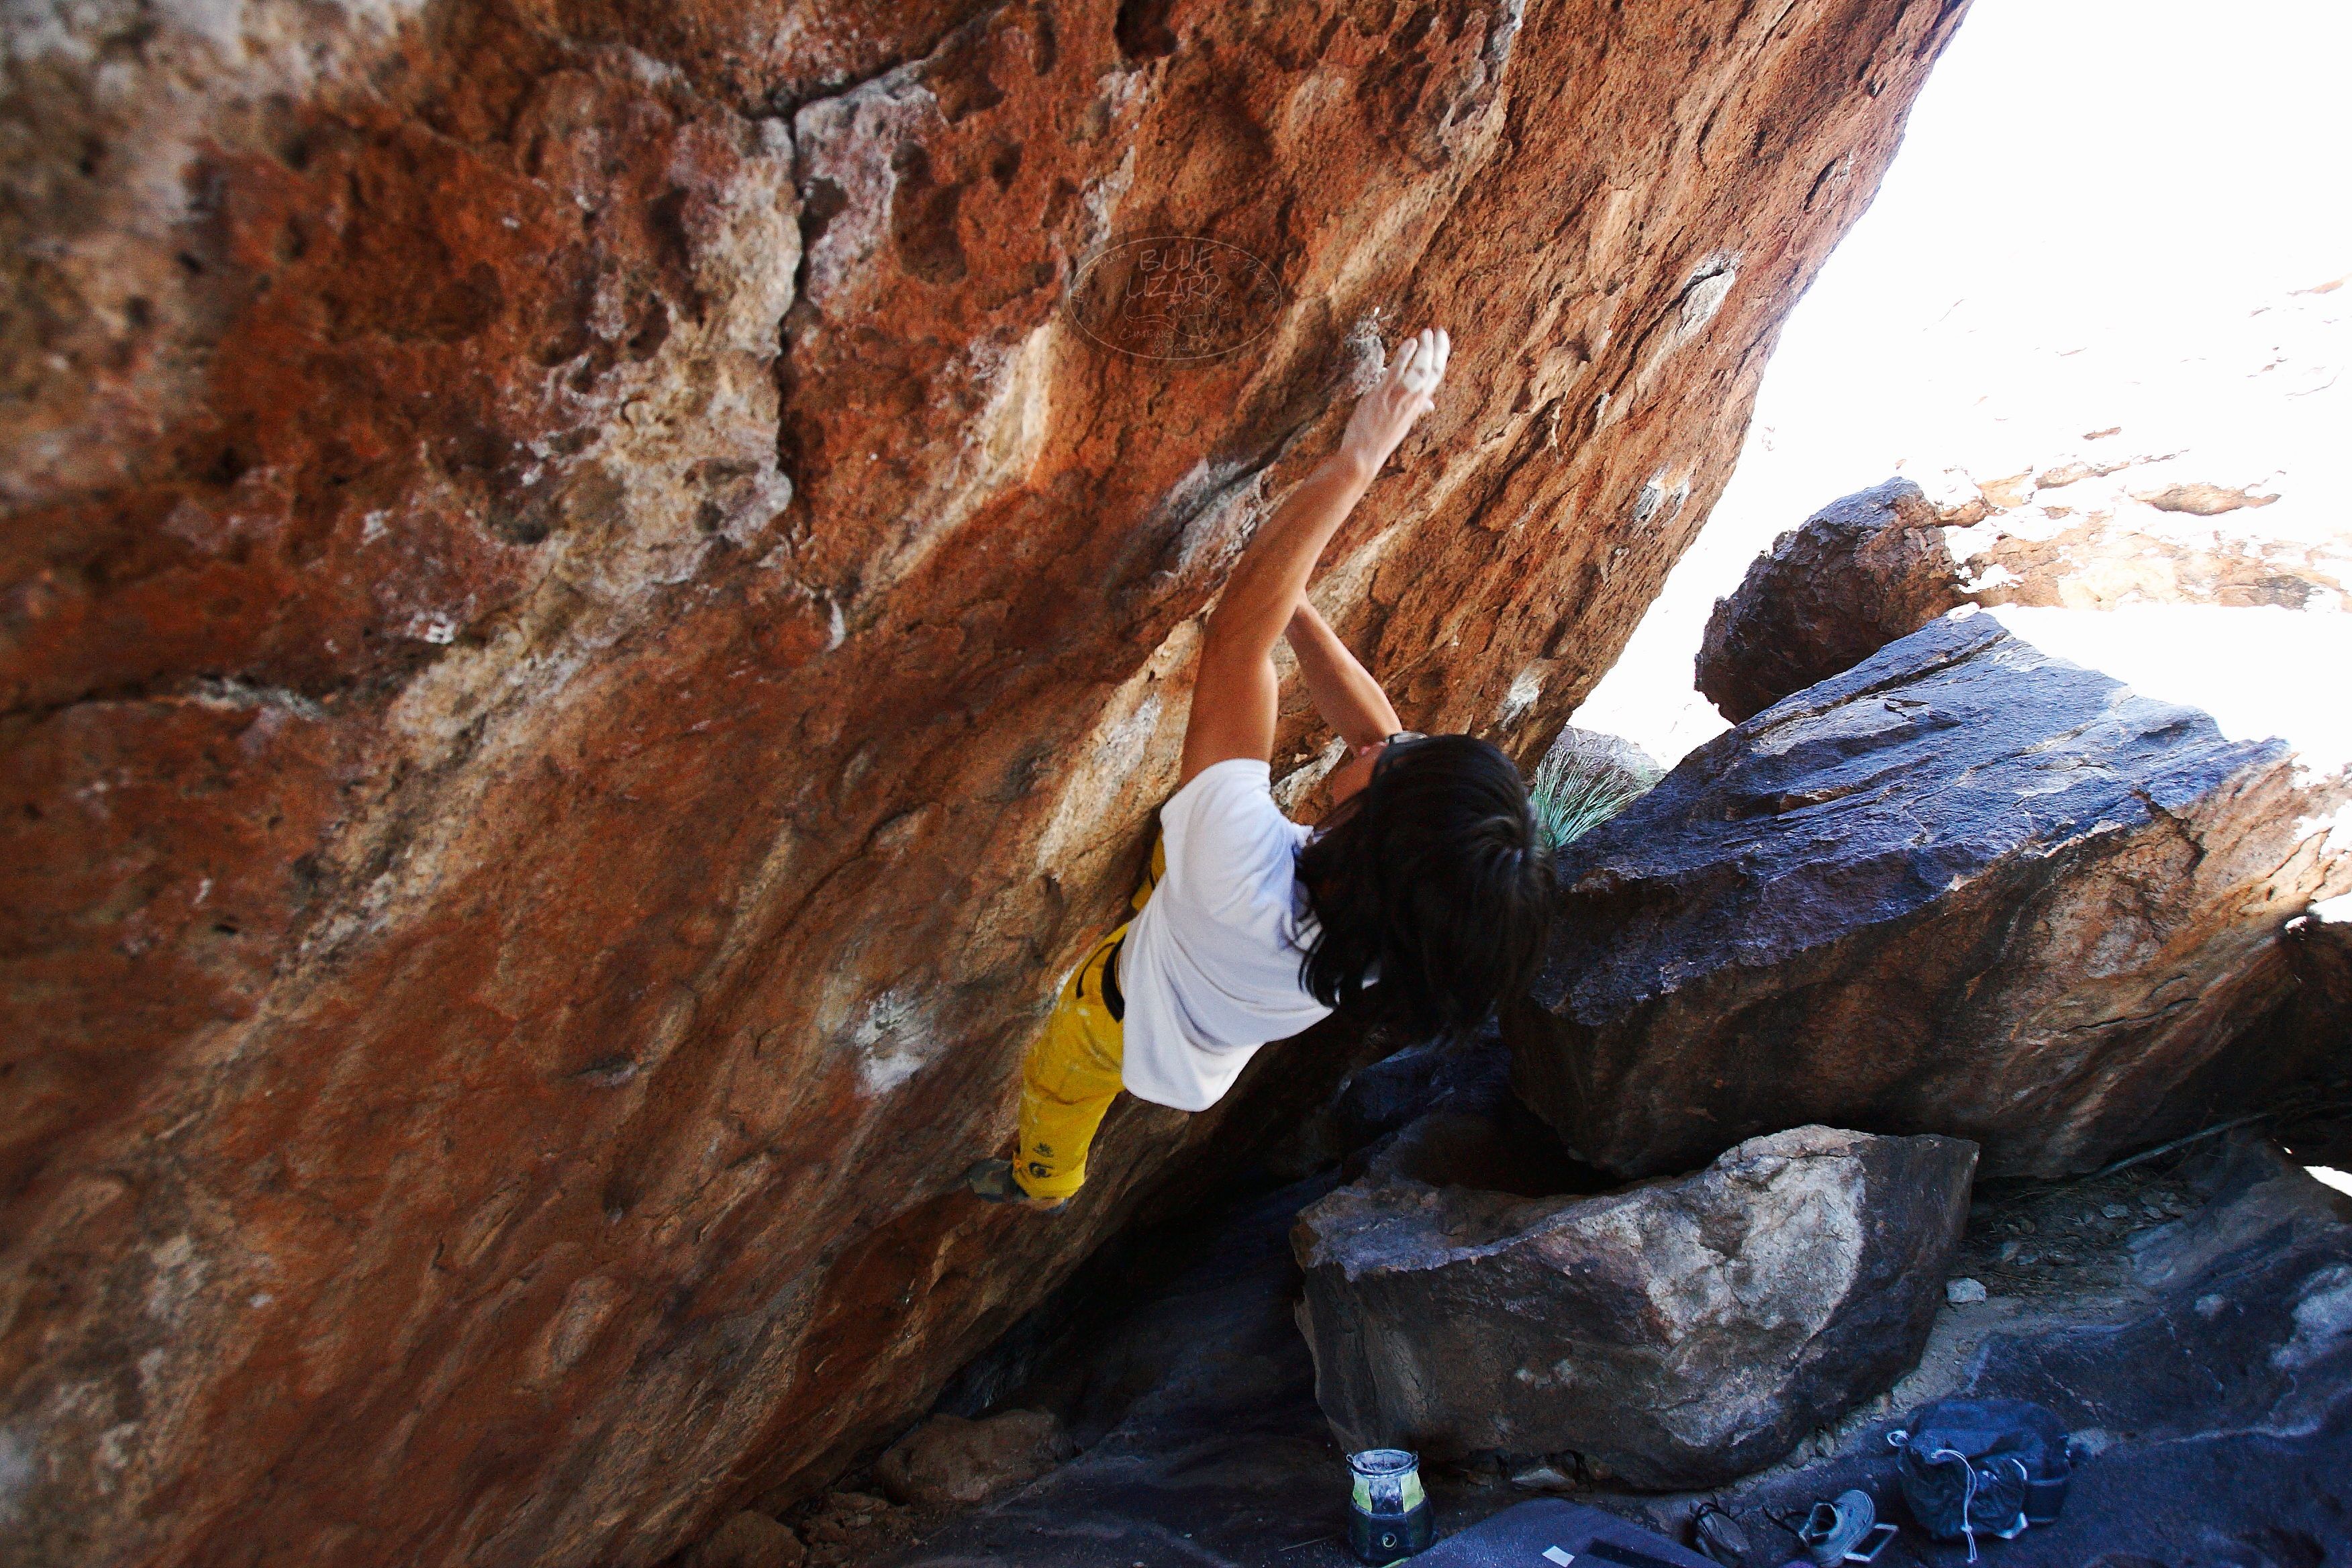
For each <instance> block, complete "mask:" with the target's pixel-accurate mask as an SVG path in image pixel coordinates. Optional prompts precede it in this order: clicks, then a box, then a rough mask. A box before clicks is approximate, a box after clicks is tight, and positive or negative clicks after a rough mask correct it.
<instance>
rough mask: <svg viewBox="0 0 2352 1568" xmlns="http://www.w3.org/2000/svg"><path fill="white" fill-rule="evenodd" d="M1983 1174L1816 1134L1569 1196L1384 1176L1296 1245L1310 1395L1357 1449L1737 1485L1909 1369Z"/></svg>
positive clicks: (1901, 1145) (1322, 1209) (1919, 1152)
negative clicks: (1561, 1457)
mask: <svg viewBox="0 0 2352 1568" xmlns="http://www.w3.org/2000/svg"><path fill="white" fill-rule="evenodd" d="M1975 1164H1976V1151H1975V1149H1974V1148H1973V1147H1972V1146H1970V1145H1969V1144H1968V1143H1966V1142H1960V1141H1958V1140H1955V1139H1948V1138H1872V1137H1869V1136H1867V1135H1866V1134H1862V1133H1853V1132H1841V1131H1834V1130H1832V1129H1830V1128H1826V1127H1799V1128H1795V1129H1792V1130H1790V1131H1786V1132H1779V1133H1775V1134H1773V1135H1772V1136H1770V1137H1766V1138H1752V1139H1749V1140H1748V1142H1744V1143H1742V1144H1740V1145H1739V1146H1738V1147H1737V1148H1735V1149H1733V1150H1731V1151H1729V1152H1727V1153H1726V1154H1724V1155H1723V1157H1722V1158H1721V1159H1719V1160H1717V1161H1716V1162H1715V1163H1714V1164H1712V1165H1710V1166H1709V1167H1708V1168H1707V1169H1706V1170H1705V1171H1703V1172H1701V1173H1698V1174H1696V1175H1694V1176H1687V1177H1685V1178H1683V1179H1682V1180H1680V1181H1675V1182H1663V1183H1650V1184H1643V1185H1641V1186H1637V1187H1634V1188H1633V1189H1630V1190H1628V1191H1626V1192H1623V1193H1620V1194H1609V1195H1605V1196H1596V1197H1583V1198H1569V1199H1567V1200H1565V1201H1562V1200H1559V1199H1542V1198H1538V1199H1525V1198H1514V1197H1510V1196H1507V1195H1506V1194H1498V1193H1493V1192H1487V1191H1483V1190H1480V1189H1478V1188H1477V1187H1475V1186H1473V1185H1459V1186H1447V1187H1442V1188H1441V1187H1435V1186H1432V1185H1429V1184H1425V1183H1422V1182H1416V1181H1413V1180H1412V1179H1410V1178H1401V1177H1397V1176H1395V1175H1393V1174H1390V1173H1383V1172H1381V1170H1380V1168H1379V1166H1378V1164H1377V1163H1376V1165H1375V1171H1374V1173H1373V1174H1372V1175H1371V1176H1370V1177H1368V1178H1367V1179H1365V1180H1364V1181H1362V1182H1359V1183H1357V1184H1353V1185H1350V1186H1347V1187H1342V1188H1340V1189H1339V1191H1338V1192H1336V1193H1334V1194H1331V1195H1330V1196H1329V1197H1327V1198H1324V1199H1323V1200H1321V1201H1320V1202H1318V1203H1317V1204H1315V1205H1313V1206H1312V1207H1310V1208H1308V1209H1307V1210H1306V1211H1305V1212H1304V1213H1303V1214H1301V1215H1299V1221H1298V1228H1297V1232H1296V1233H1295V1237H1294V1246H1295V1247H1297V1252H1298V1262H1299V1266H1300V1268H1303V1269H1304V1270H1305V1271H1306V1275H1307V1293H1306V1299H1305V1301H1304V1303H1303V1304H1302V1306H1301V1308H1300V1313H1299V1327H1300V1329H1301V1331H1303V1332H1304V1333H1305V1334H1306V1336H1307V1342H1308V1343H1309V1344H1310V1345H1311V1346H1313V1347H1314V1351H1315V1365H1316V1394H1317V1398H1318V1402H1319V1403H1320V1404H1321V1405H1322V1407H1323V1410H1324V1413H1325V1414H1326V1415H1328V1416H1329V1418H1330V1420H1331V1425H1332V1429H1333V1430H1334V1432H1336V1433H1337V1434H1338V1435H1339V1440H1340V1442H1341V1444H1342V1445H1343V1446H1344V1447H1348V1448H1349V1449H1351V1450H1352V1449H1359V1448H1368V1447H1406V1448H1413V1449H1417V1450H1419V1451H1420V1452H1421V1453H1423V1455H1425V1456H1427V1457H1429V1458H1436V1459H1456V1458H1464V1457H1466V1456H1468V1455H1470V1454H1474V1453H1478V1452H1481V1451H1491V1452H1495V1453H1498V1454H1502V1455H1505V1456H1509V1457H1512V1458H1516V1459H1517V1460H1518V1461H1519V1462H1521V1463H1525V1462H1528V1461H1529V1460H1534V1459H1538V1458H1543V1457H1545V1456H1549V1455H1552V1454H1558V1453H1566V1454H1568V1455H1570V1456H1571V1457H1570V1458H1569V1459H1568V1460H1567V1461H1566V1464H1567V1465H1568V1466H1570V1467H1576V1466H1579V1465H1580V1466H1581V1467H1582V1468H1583V1469H1584V1470H1585V1472H1586V1473H1588V1474H1592V1475H1598V1476H1608V1477H1613V1478H1617V1479H1622V1480H1623V1481H1624V1482H1626V1483H1628V1484H1630V1485H1632V1486H1634V1487H1639V1488H1645V1489H1673V1488H1680V1487H1694V1486H1707V1485H1712V1484H1715V1483H1717V1482H1720V1481H1725V1480H1728V1479H1732V1478H1734V1477H1736V1476H1740V1475H1744V1474H1746V1473H1748V1472H1749V1471H1751V1470H1755V1469H1758V1468H1761V1467H1763V1466H1764V1465H1767V1464H1769V1463H1771V1462H1772V1461H1774V1460H1776V1459H1778V1458H1780V1457H1781V1456H1782V1455H1784V1454H1786V1453H1787V1452H1788V1450H1789V1449H1790V1447H1793V1446H1794V1445H1795V1444H1796V1441H1797V1439H1798V1438H1800V1437H1801V1436H1804V1435H1805V1434H1806V1433H1807V1432H1810V1431H1811V1430H1812V1429H1813V1428H1814V1427H1816V1426H1822V1425H1823V1424H1825V1423H1826V1422H1828V1421H1830V1420H1832V1419H1834V1418H1835V1417H1836V1416H1838V1415H1841V1414H1843V1412H1844V1411H1845V1410H1846V1409H1848V1408H1849V1407H1851V1406H1852V1405H1854V1404H1856V1403H1858V1402H1860V1401H1861V1400H1863V1399H1865V1398H1868V1397H1870V1396H1871V1395H1873V1394H1878V1393H1881V1392H1883V1391H1884V1390H1885V1388H1886V1387H1887V1386H1888V1385H1890V1384H1893V1382H1894V1381H1895V1378H1896V1377H1898V1376H1899V1375H1901V1374H1902V1373H1904V1372H1905V1371H1906V1370H1907V1369H1908V1368H1909V1367H1910V1366H1911V1364H1912V1363H1914V1362H1915V1361H1916V1360H1917V1358H1918V1354H1919V1351H1920V1348H1921V1346H1922V1345H1924V1344H1925V1343H1926V1342H1927V1325H1928V1321H1929V1320H1930V1318H1931V1317H1932V1316H1933V1315H1934V1312H1935V1310H1936V1307H1937V1303H1938V1302H1939V1301H1940V1300H1942V1297H1943V1283H1942V1281H1943V1277H1944V1274H1945V1270H1946V1266H1947V1265H1948V1263H1949V1261H1950V1258H1951V1254H1952V1249H1953V1247H1955V1246H1957V1245H1958V1240H1959V1232H1960V1222H1961V1219H1962V1216H1963V1215H1965V1214H1966V1212H1967V1208H1968V1194H1969V1175H1970V1173H1971V1172H1972V1171H1973V1169H1974V1167H1975ZM1383 1176H1385V1177H1386V1179H1382V1178H1383ZM1455 1179H1456V1180H1457V1181H1463V1182H1475V1179H1476V1176H1475V1170H1473V1171H1463V1172H1460V1173H1458V1174H1457V1175H1456V1177H1455Z"/></svg>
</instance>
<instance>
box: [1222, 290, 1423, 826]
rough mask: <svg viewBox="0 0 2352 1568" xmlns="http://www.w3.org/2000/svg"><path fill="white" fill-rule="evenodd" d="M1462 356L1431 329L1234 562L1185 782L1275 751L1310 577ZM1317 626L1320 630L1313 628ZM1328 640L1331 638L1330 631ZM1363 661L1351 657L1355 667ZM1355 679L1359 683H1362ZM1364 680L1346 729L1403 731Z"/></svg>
mask: <svg viewBox="0 0 2352 1568" xmlns="http://www.w3.org/2000/svg"><path fill="white" fill-rule="evenodd" d="M1453 351H1454V343H1453V341H1452V340H1451V339H1450V338H1448V337H1447V336H1446V335H1445V331H1444V329H1443V328H1439V327H1425V328H1423V330H1422V331H1419V332H1418V333H1416V334H1414V335H1413V336H1412V337H1411V338H1409V339H1407V340H1406V341H1405V342H1403V343H1402V345H1400V346H1399V348H1398V349H1397V355H1396V361H1395V363H1392V364H1391V365H1390V366H1389V367H1388V369H1386V370H1385V371H1383V372H1381V377H1380V379H1379V380H1378V381H1376V382H1374V383H1373V384H1372V388H1371V390H1370V391H1369V392H1367V393H1365V394H1364V395H1363V396H1362V397H1361V398H1360V399H1359V400H1358V401H1357V404H1356V409H1355V412H1354V413H1353V414H1351V415H1349V417H1348V427H1347V429H1346V430H1344V431H1342V432H1341V433H1340V437H1339V450H1338V451H1336V452H1334V453H1332V454H1331V456H1329V457H1328V458H1325V459H1323V461H1321V462H1320V463H1318V464H1317V465H1316V466H1315V470H1314V472H1312V473H1310V474H1308V475H1307V477H1306V478H1305V479H1301V480H1300V481H1299V482H1298V484H1297V488H1295V489H1292V491H1291V492H1290V494H1289V495H1288V496H1287V497H1286V498H1285V499H1284V500H1283V502H1282V504H1281V505H1280V506H1278V507H1276V508H1275V510H1274V515H1273V516H1272V517H1270V518H1268V519H1266V520H1265V523H1264V524H1263V525H1262V526H1260V527H1259V529H1258V531H1257V533H1256V536H1255V537H1254V538H1253V539H1252V540H1251V541H1250V542H1249V547H1248V548H1247V549H1245V550H1244V551H1243V552H1242V557H1241V559H1240V560H1239V561H1237V562H1235V563H1234V569H1233V572H1232V574H1230V575H1228V576H1227V577H1226V579H1225V586H1224V591H1223V593H1222V594H1221V595H1218V598H1217V607H1216V609H1215V610H1213V612H1211V614H1210V616H1209V621H1208V625H1207V626H1205V627H1204V628H1203V629H1202V637H1201V665H1200V671H1199V674H1198V675H1197V676H1196V677H1195V678H1194V679H1193V683H1192V717H1191V718H1190V719H1189V720H1187V721H1185V726H1184V760H1183V763H1182V764H1181V770H1180V772H1179V774H1178V782H1179V783H1180V784H1190V783H1191V782H1192V779H1193V777H1194V776H1195V775H1196V774H1198V773H1200V772H1201V770H1202V769H1203V768H1206V767H1213V766H1214V765H1215V764H1216V763H1221V762H1225V761H1228V760H1232V759H1235V758H1249V759H1252V760H1255V761H1257V762H1265V760H1266V759H1267V756H1268V754H1269V753H1270V752H1272V751H1273V749H1274V719H1275V703H1276V697H1277V696H1278V695H1279V693H1278V691H1277V689H1276V679H1275V671H1274V645H1275V642H1276V639H1278V638H1279V637H1281V636H1282V635H1283V631H1284V628H1285V627H1286V626H1289V625H1290V624H1291V621H1292V619H1293V617H1295V616H1298V615H1299V613H1300V611H1299V606H1300V605H1301V604H1302V603H1303V601H1304V596H1305V595H1306V592H1307V578H1308V577H1309V576H1311V575H1312V574H1314V571H1315V563H1316V562H1317V561H1318V560H1320V559H1321V558H1322V554H1323V547H1324V546H1325V545H1327V544H1328V543H1329V542H1331V535H1332V534H1333V533H1335V532H1337V531H1339V524H1340V523H1341V522H1342V521H1345V520H1346V518H1347V516H1348V511H1349V508H1351V507H1353V506H1354V505H1355V504H1356V502H1357V500H1358V499H1359V498H1360V497H1361V496H1362V495H1363V493H1364V491H1365V489H1367V488H1368V487H1369V486H1370V484H1371V482H1372V480H1373V479H1374V478H1375V477H1376V476H1377V475H1378V474H1379V473H1380V471H1381V464H1382V463H1385V462H1387V461H1388V458H1389V454H1390V453H1391V452H1393V451H1395V450H1396V449H1397V444H1398V443H1399V442H1401V441H1402V440H1403V439H1404V438H1405V435H1406V433H1407V432H1408V431H1410V430H1411V429H1412V422H1413V421H1414V420H1416V419H1418V418H1420V417H1421V416H1423V415H1424V414H1426V413H1428V412H1429V410H1430V406H1431V405H1432V403H1433V394H1434V393H1435V392H1436V390H1437V384H1438V382H1439V381H1441V380H1442V379H1444V375H1445V360H1446V356H1447V355H1448V354H1450V353H1453ZM1313 629H1314V628H1313V627H1312V626H1307V627H1306V628H1305V631H1306V632H1307V633H1311V632H1312V631H1313ZM1324 636H1325V637H1328V636H1329V634H1328V630H1327V631H1326V632H1325V633H1324ZM1330 646H1331V647H1333V648H1338V647H1339V644H1338V639H1337V638H1331V639H1330ZM1340 652H1341V653H1344V650H1340ZM1310 657H1311V655H1310ZM1353 662H1354V660H1353V658H1352V656H1349V658H1348V663H1349V664H1353ZM1328 663H1329V664H1330V665H1331V666H1332V670H1327V671H1325V672H1324V673H1326V674H1330V673H1332V671H1333V670H1337V671H1339V673H1346V672H1345V670H1344V668H1342V667H1341V666H1340V665H1339V654H1335V655H1334V656H1333V658H1331V659H1330V660H1329V661H1328ZM1355 673H1357V674H1361V673H1362V672H1361V671H1360V670H1358V671H1356V672H1355ZM1349 683H1350V684H1351V685H1353V684H1354V682H1353V678H1352V677H1350V681H1349ZM1324 684H1325V685H1326V686H1327V687H1328V686H1329V684H1330V683H1329V682H1325V683H1324ZM1360 684H1361V687H1362V688H1364V690H1363V691H1362V692H1361V693H1360V695H1361V696H1362V697H1363V700H1362V701H1361V702H1360V703H1357V704H1353V705H1351V706H1348V707H1347V709H1346V711H1347V715H1348V716H1349V718H1350V720H1351V724H1349V725H1343V726H1342V732H1343V733H1345V732H1346V731H1347V730H1348V729H1349V728H1350V727H1354V728H1359V729H1360V730H1361V731H1363V732H1364V733H1365V734H1367V735H1370V734H1371V732H1372V731H1375V730H1377V729H1378V727H1379V725H1380V724H1381V723H1383V722H1385V723H1391V725H1392V724H1393V721H1394V713H1395V710H1393V709H1391V707H1390V706H1389V703H1388V700H1387V699H1386V698H1385V697H1382V696H1381V694H1380V688H1379V686H1378V685H1377V684H1376V683H1375V682H1373V680H1372V679H1371V677H1370V676H1369V675H1363V678H1362V681H1361V683H1360ZM1330 695H1331V691H1330V690H1328V689H1327V690H1326V691H1325V693H1324V696H1325V697H1327V698H1328V697H1329V696H1330ZM1375 700H1377V702H1376V703H1375ZM1354 721H1360V722H1354ZM1335 722H1336V721H1335Z"/></svg>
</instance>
